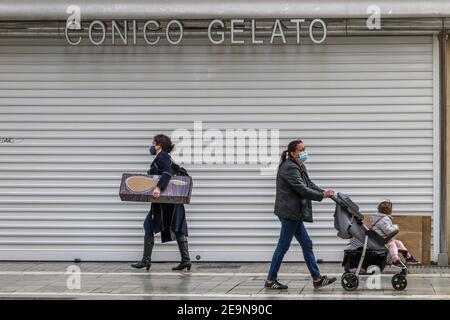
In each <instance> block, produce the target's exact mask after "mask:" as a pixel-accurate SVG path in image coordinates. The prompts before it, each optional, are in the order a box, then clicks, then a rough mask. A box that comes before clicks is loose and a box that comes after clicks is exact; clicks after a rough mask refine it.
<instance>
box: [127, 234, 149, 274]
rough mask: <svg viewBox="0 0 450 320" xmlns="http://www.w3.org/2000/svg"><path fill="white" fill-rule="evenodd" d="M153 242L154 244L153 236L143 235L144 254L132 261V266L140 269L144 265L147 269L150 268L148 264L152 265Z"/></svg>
mask: <svg viewBox="0 0 450 320" xmlns="http://www.w3.org/2000/svg"><path fill="white" fill-rule="evenodd" d="M154 244H155V238H154V237H151V236H145V237H144V254H143V255H142V260H141V261H139V262H136V263H133V264H132V265H131V266H132V267H133V268H137V269H142V268H144V267H145V268H146V269H147V271H148V270H149V269H150V266H151V265H152V251H153V245H154Z"/></svg>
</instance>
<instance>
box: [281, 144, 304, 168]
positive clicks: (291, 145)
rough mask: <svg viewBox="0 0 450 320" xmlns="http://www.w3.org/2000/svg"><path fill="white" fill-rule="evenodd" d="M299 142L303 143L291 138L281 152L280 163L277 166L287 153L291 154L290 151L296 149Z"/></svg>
mask: <svg viewBox="0 0 450 320" xmlns="http://www.w3.org/2000/svg"><path fill="white" fill-rule="evenodd" d="M300 143H303V141H302V140H300V139H297V140H292V141H291V142H289V144H288V146H287V149H286V150H284V151H283V152H282V153H281V157H280V164H279V165H278V168H279V167H281V165H282V164H283V163H284V162H285V161H286V159H287V156H288V155H289V156H291V153H292V152H295V150H297V146H298V145H299V144H300Z"/></svg>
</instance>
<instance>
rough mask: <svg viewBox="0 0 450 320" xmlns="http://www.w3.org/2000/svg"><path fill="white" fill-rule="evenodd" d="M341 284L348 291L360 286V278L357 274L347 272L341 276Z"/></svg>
mask: <svg viewBox="0 0 450 320" xmlns="http://www.w3.org/2000/svg"><path fill="white" fill-rule="evenodd" d="M341 285H342V288H344V289H345V290H347V291H353V290H356V289H357V288H358V285H359V279H358V277H357V276H356V274H354V273H351V272H346V273H344V274H343V275H342V277H341Z"/></svg>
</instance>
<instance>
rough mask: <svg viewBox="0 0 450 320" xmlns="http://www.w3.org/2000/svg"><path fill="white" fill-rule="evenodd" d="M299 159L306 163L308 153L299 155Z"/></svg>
mask: <svg viewBox="0 0 450 320" xmlns="http://www.w3.org/2000/svg"><path fill="white" fill-rule="evenodd" d="M298 159H299V160H301V161H303V162H305V161H306V160H308V151H306V150H305V151H302V152H300V153H299V155H298Z"/></svg>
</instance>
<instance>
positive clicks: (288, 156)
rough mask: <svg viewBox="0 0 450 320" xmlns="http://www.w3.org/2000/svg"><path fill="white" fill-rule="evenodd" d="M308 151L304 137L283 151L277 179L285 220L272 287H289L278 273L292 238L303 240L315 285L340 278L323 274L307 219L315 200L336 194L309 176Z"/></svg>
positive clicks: (281, 216)
mask: <svg viewBox="0 0 450 320" xmlns="http://www.w3.org/2000/svg"><path fill="white" fill-rule="evenodd" d="M307 158H308V153H307V151H306V149H305V145H304V143H303V142H302V140H294V141H291V142H290V143H289V145H288V147H287V150H285V151H283V153H282V154H281V160H280V164H279V167H278V173H277V180H276V198H275V215H277V216H278V219H279V220H280V222H281V232H280V238H279V240H278V245H277V248H276V249H275V252H274V254H273V258H272V264H271V266H270V270H269V274H268V277H267V280H266V282H265V287H266V288H270V289H287V288H288V286H287V285H284V284H281V283H279V282H278V279H277V275H278V270H279V269H280V266H281V263H282V261H283V258H284V255H285V254H286V252H287V251H288V250H289V246H290V244H291V241H292V238H293V237H294V236H295V238H296V239H297V241H298V242H299V244H300V246H301V248H302V251H303V257H304V258H305V263H306V266H307V267H308V270H309V272H310V274H311V277H312V279H313V285H314V288H320V287H323V286H326V285H328V284H331V283H333V282H334V281H336V278H328V277H327V276H321V275H320V271H319V268H318V266H317V263H316V258H315V257H314V252H313V244H312V241H311V239H310V238H309V235H308V232H307V230H306V228H305V225H304V224H303V222H312V221H313V219H312V202H311V201H312V200H314V201H322V200H323V199H324V198H329V197H331V196H333V195H334V191H333V190H327V191H324V190H322V189H321V188H319V187H318V186H317V185H315V184H314V183H313V182H312V181H311V179H309V176H308V173H307V171H306V167H305V165H304V162H305V161H306V160H307Z"/></svg>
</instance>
